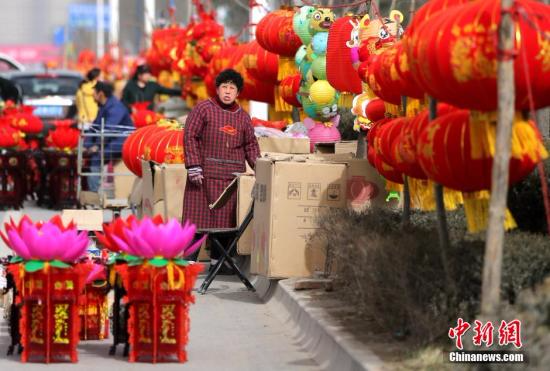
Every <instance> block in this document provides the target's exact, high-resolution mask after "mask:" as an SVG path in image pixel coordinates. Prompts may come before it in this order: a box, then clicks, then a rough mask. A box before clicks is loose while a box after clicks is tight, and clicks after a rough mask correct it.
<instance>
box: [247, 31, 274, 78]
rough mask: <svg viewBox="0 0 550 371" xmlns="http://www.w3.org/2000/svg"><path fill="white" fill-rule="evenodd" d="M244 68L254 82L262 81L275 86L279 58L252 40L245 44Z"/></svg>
mask: <svg viewBox="0 0 550 371" xmlns="http://www.w3.org/2000/svg"><path fill="white" fill-rule="evenodd" d="M243 63H244V67H245V68H246V70H247V72H248V73H249V74H250V76H252V77H253V78H254V79H256V80H264V81H266V82H270V83H273V84H275V83H276V82H277V74H278V70H279V56H278V55H277V54H275V53H271V52H269V51H267V50H265V49H264V48H262V47H261V46H260V44H258V41H256V40H253V41H251V42H249V43H248V44H246V47H245V49H244V56H243Z"/></svg>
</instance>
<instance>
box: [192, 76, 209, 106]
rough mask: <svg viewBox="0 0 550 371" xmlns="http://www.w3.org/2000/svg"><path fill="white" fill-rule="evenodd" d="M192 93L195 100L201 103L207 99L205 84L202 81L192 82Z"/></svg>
mask: <svg viewBox="0 0 550 371" xmlns="http://www.w3.org/2000/svg"><path fill="white" fill-rule="evenodd" d="M192 85H193V93H195V94H196V95H197V100H198V101H199V102H200V101H203V100H205V99H208V91H207V90H206V84H205V83H204V81H203V80H200V81H193V82H192Z"/></svg>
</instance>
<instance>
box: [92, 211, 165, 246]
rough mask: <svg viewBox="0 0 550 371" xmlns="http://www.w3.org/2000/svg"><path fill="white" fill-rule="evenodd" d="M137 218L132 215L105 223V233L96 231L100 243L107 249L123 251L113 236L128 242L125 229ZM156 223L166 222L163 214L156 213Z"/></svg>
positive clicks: (154, 220) (154, 221)
mask: <svg viewBox="0 0 550 371" xmlns="http://www.w3.org/2000/svg"><path fill="white" fill-rule="evenodd" d="M136 220H137V219H136V217H135V216H134V215H130V216H129V217H128V218H126V219H123V218H116V219H115V220H114V221H112V222H111V223H103V233H100V232H94V233H95V236H96V238H97V240H98V241H99V243H100V244H101V245H102V246H103V247H105V248H106V249H107V250H109V251H112V252H115V253H119V252H122V251H121V250H120V248H119V247H118V244H117V241H115V240H114V239H113V236H117V237H118V238H120V239H122V240H123V241H125V242H126V236H125V235H124V230H125V229H128V228H130V226H131V225H132V223H133V222H135V221H136ZM151 220H152V221H153V223H154V224H162V223H164V221H163V219H162V216H161V215H156V216H155V217H153V219H151Z"/></svg>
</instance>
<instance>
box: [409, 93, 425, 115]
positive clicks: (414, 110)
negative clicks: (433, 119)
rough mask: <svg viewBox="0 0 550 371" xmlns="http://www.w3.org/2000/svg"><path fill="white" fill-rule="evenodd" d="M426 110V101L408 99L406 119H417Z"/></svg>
mask: <svg viewBox="0 0 550 371" xmlns="http://www.w3.org/2000/svg"><path fill="white" fill-rule="evenodd" d="M424 108H426V104H425V103H424V101H421V100H420V99H415V98H411V97H407V108H406V112H405V117H415V116H416V115H418V114H419V113H420V111H422V110H423V109H424Z"/></svg>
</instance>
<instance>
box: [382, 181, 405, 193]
mask: <svg viewBox="0 0 550 371" xmlns="http://www.w3.org/2000/svg"><path fill="white" fill-rule="evenodd" d="M386 191H388V192H403V184H398V183H394V182H392V181H389V180H387V179H386Z"/></svg>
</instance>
